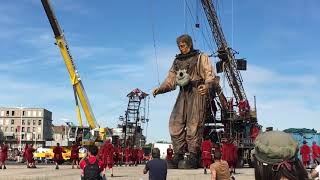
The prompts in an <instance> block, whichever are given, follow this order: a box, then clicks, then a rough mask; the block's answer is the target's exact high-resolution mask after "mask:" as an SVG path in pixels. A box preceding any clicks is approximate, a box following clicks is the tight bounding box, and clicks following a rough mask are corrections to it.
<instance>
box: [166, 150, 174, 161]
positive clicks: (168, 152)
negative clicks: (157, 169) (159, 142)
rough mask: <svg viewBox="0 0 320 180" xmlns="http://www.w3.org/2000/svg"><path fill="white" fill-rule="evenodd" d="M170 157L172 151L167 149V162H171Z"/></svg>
mask: <svg viewBox="0 0 320 180" xmlns="http://www.w3.org/2000/svg"><path fill="white" fill-rule="evenodd" d="M172 156H173V149H172V148H168V149H167V160H172Z"/></svg>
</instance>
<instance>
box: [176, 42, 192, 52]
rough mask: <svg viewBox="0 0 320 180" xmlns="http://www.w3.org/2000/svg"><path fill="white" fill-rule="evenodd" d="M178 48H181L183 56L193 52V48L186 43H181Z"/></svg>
mask: <svg viewBox="0 0 320 180" xmlns="http://www.w3.org/2000/svg"><path fill="white" fill-rule="evenodd" d="M178 47H179V50H180V52H181V54H188V53H189V52H190V50H191V46H190V45H188V44H187V43H185V42H180V43H179V44H178Z"/></svg>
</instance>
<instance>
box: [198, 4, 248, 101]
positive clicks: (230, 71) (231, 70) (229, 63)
mask: <svg viewBox="0 0 320 180" xmlns="http://www.w3.org/2000/svg"><path fill="white" fill-rule="evenodd" d="M201 3H202V7H203V9H204V12H205V14H206V16H207V19H208V23H209V25H210V28H211V31H212V35H213V37H214V40H215V42H216V45H217V48H218V57H219V59H220V60H221V62H222V68H223V71H224V72H225V73H226V76H227V79H228V83H229V86H230V87H231V89H232V92H233V95H234V97H235V99H236V102H237V103H239V102H240V101H243V100H246V99H247V97H246V94H245V91H244V88H243V85H242V77H241V74H240V72H239V70H238V69H237V63H236V59H235V57H234V54H233V52H232V49H231V48H230V47H228V43H227V41H226V39H225V37H224V34H223V31H222V28H221V26H220V22H219V19H218V16H217V13H216V10H215V8H214V6H213V4H212V1H211V0H201Z"/></svg>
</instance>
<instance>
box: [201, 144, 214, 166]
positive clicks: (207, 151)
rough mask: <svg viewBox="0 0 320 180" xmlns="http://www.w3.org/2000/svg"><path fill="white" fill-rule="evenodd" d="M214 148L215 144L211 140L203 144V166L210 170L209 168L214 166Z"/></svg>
mask: <svg viewBox="0 0 320 180" xmlns="http://www.w3.org/2000/svg"><path fill="white" fill-rule="evenodd" d="M212 146H213V144H212V142H211V141H210V140H205V141H203V142H202V144H201V157H202V165H203V167H205V168H209V166H210V165H211V164H212V157H211V149H212Z"/></svg>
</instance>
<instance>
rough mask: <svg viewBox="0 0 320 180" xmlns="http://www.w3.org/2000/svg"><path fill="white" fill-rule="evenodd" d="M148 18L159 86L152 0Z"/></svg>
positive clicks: (151, 0)
mask: <svg viewBox="0 0 320 180" xmlns="http://www.w3.org/2000/svg"><path fill="white" fill-rule="evenodd" d="M150 20H151V30H152V39H153V48H154V56H155V61H156V66H157V80H158V85H159V86H160V78H159V64H158V55H157V47H156V38H155V28H154V26H155V25H154V14H153V0H150Z"/></svg>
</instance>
